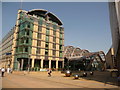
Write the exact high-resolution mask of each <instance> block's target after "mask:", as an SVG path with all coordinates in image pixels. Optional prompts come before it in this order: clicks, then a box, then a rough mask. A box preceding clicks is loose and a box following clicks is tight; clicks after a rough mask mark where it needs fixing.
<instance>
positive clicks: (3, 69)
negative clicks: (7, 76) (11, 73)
mask: <svg viewBox="0 0 120 90" xmlns="http://www.w3.org/2000/svg"><path fill="white" fill-rule="evenodd" d="M1 72H2V77H4V73H5V68H4V67H3V68H2V69H1Z"/></svg>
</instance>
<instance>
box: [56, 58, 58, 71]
mask: <svg viewBox="0 0 120 90" xmlns="http://www.w3.org/2000/svg"><path fill="white" fill-rule="evenodd" d="M56 70H58V60H56Z"/></svg>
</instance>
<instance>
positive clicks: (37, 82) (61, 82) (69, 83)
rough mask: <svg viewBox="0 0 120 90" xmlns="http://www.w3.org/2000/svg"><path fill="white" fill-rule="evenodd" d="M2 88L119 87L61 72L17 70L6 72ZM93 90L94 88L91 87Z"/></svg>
mask: <svg viewBox="0 0 120 90" xmlns="http://www.w3.org/2000/svg"><path fill="white" fill-rule="evenodd" d="M2 88H111V89H112V88H116V89H117V88H118V86H116V85H110V84H105V83H103V82H99V81H94V80H88V79H84V78H79V79H77V80H74V78H73V77H65V74H63V73H61V72H52V76H51V77H48V75H47V72H30V73H29V74H28V73H27V72H15V73H13V74H5V77H3V78H2ZM91 90H92V89H91Z"/></svg>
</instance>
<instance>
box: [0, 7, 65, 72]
mask: <svg viewBox="0 0 120 90" xmlns="http://www.w3.org/2000/svg"><path fill="white" fill-rule="evenodd" d="M62 25H63V23H62V22H61V20H60V19H59V18H58V17H57V16H56V15H55V14H53V13H51V12H48V11H47V10H43V9H33V10H30V11H25V10H18V15H17V21H16V25H15V27H14V28H13V29H12V30H11V31H10V32H9V34H7V35H6V36H5V37H4V38H3V40H2V43H1V47H2V48H1V50H0V51H1V53H2V58H1V61H2V65H3V66H5V67H9V66H10V67H11V68H13V69H14V70H27V69H30V68H38V69H45V68H54V69H59V68H63V67H64V62H63V61H64V58H63V52H64V28H63V26H62Z"/></svg>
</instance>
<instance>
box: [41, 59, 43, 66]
mask: <svg viewBox="0 0 120 90" xmlns="http://www.w3.org/2000/svg"><path fill="white" fill-rule="evenodd" d="M41 68H43V59H41Z"/></svg>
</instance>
